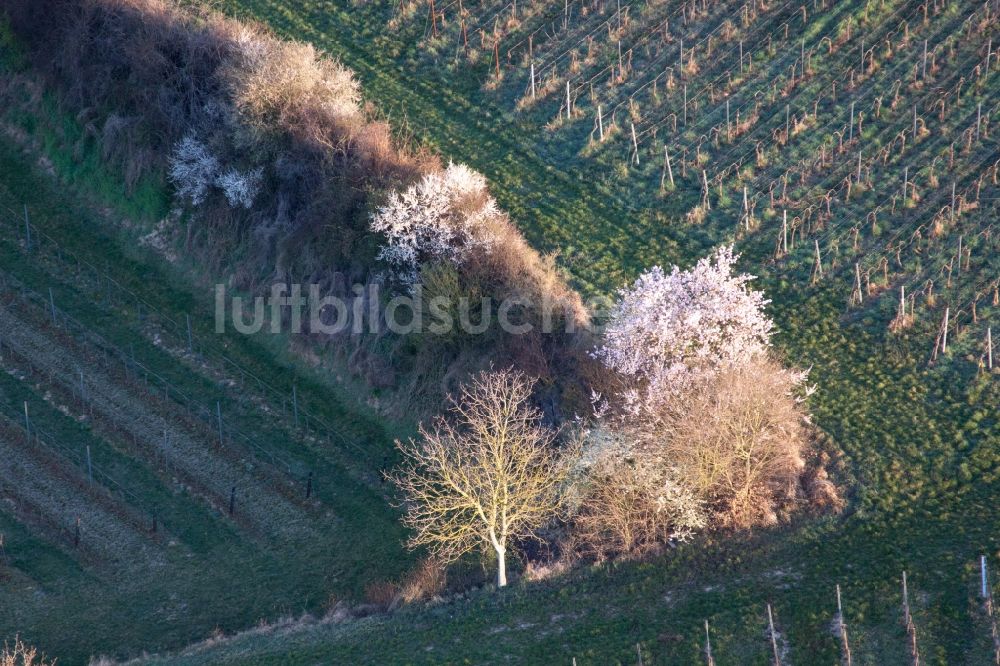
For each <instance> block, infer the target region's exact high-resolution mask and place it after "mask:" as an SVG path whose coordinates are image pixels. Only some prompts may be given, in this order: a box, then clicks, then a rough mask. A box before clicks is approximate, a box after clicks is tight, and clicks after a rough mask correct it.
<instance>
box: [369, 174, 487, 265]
mask: <svg viewBox="0 0 1000 666" xmlns="http://www.w3.org/2000/svg"><path fill="white" fill-rule="evenodd" d="M500 215H501V213H500V211H499V209H498V208H497V205H496V201H495V200H494V199H493V197H491V196H490V195H489V193H488V192H487V189H486V179H485V178H484V177H483V176H482V175H481V174H479V173H477V172H476V171H473V170H472V169H470V168H469V167H467V166H465V165H464V164H454V163H451V164H449V165H448V168H447V169H445V170H444V171H442V172H437V173H429V174H426V175H425V176H424V177H423V178H422V179H421V180H420V182H418V183H416V184H415V185H411V186H410V187H408V188H407V189H406V190H404V191H402V192H393V193H392V194H390V195H389V199H388V201H387V202H386V204H385V205H384V206H381V207H380V208H379V209H378V210H376V211H375V213H374V214H373V215H372V220H371V229H372V231H375V232H376V233H380V234H384V235H385V237H386V243H385V245H383V246H382V249H381V251H380V252H379V255H378V258H379V259H381V260H384V261H386V262H387V263H389V264H390V265H391V266H392V267H393V268H394V269H395V271H396V272H395V277H396V278H397V279H398V280H399V281H400V282H403V283H404V284H414V283H416V281H417V277H418V276H417V273H418V270H419V268H420V264H421V263H423V262H425V261H428V260H434V259H437V260H447V261H450V262H452V263H454V264H456V265H457V264H461V263H462V262H463V261H465V259H466V258H467V257H468V256H469V254H470V253H471V252H473V251H474V250H476V249H477V248H478V249H488V248H489V247H490V246H491V244H492V234H491V233H490V224H489V223H490V222H491V221H492V220H494V219H496V218H497V217H499V216H500Z"/></svg>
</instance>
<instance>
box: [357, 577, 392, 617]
mask: <svg viewBox="0 0 1000 666" xmlns="http://www.w3.org/2000/svg"><path fill="white" fill-rule="evenodd" d="M398 595H399V585H398V584H397V583H393V582H392V581H388V580H380V581H375V582H373V583H368V584H367V585H365V601H366V602H368V603H369V604H371V605H372V606H375V607H377V608H378V609H379V610H382V611H387V610H389V609H390V608H392V607H393V605H394V604H395V603H396V598H397V596H398Z"/></svg>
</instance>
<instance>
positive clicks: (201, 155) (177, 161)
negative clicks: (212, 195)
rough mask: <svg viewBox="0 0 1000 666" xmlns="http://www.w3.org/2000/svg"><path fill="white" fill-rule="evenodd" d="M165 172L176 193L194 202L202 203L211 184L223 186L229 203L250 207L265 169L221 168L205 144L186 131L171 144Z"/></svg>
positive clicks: (196, 204)
mask: <svg viewBox="0 0 1000 666" xmlns="http://www.w3.org/2000/svg"><path fill="white" fill-rule="evenodd" d="M167 173H168V176H169V177H170V180H171V182H173V184H174V187H176V188H177V195H178V196H180V197H181V198H186V199H189V200H190V201H191V205H193V206H199V205H201V204H202V203H204V201H205V198H206V197H207V196H208V193H209V190H210V188H212V187H217V188H219V189H220V190H222V193H223V194H224V195H225V196H226V201H228V202H229V205H230V206H231V207H233V208H236V207H237V206H239V207H242V208H250V207H251V206H253V202H254V199H256V198H257V193H258V192H259V191H260V183H261V179H262V178H263V176H264V169H262V168H261V167H257V168H256V169H251V170H250V171H247V172H242V171H239V170H237V169H227V170H225V171H223V170H222V165H221V164H220V163H219V160H218V159H217V158H216V157H215V156H214V155H212V153H211V152H210V151H209V149H208V146H206V145H205V144H204V143H202V142H201V141H199V140H198V139H196V138H194V137H193V136H191V135H188V136H186V137H184V138H183V139H181V140H180V141H178V142H177V145H176V146H174V150H173V153H171V155H170V167H169V169H168V171H167Z"/></svg>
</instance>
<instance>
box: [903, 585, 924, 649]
mask: <svg viewBox="0 0 1000 666" xmlns="http://www.w3.org/2000/svg"><path fill="white" fill-rule="evenodd" d="M903 624H904V625H905V626H906V635H907V638H909V640H910V657H911V658H912V659H913V666H920V651H919V650H918V649H917V627H916V625H915V624H913V615H912V614H911V613H910V594H909V590H908V589H907V587H906V572H905V571H904V572H903Z"/></svg>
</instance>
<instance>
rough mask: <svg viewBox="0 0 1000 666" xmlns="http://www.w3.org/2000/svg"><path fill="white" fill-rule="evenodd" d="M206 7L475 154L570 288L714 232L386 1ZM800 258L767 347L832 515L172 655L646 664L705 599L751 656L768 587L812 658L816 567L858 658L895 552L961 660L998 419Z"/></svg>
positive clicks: (683, 249)
mask: <svg viewBox="0 0 1000 666" xmlns="http://www.w3.org/2000/svg"><path fill="white" fill-rule="evenodd" d="M222 6H223V7H225V8H227V9H229V10H231V11H233V12H234V13H237V14H240V15H252V16H254V17H256V18H260V19H262V20H264V21H266V22H268V23H270V24H271V25H273V26H274V27H275V28H276V29H277V30H278V31H279V32H281V33H282V34H286V35H288V36H291V37H294V38H299V39H307V40H310V41H313V42H314V43H316V44H317V45H319V46H321V47H322V48H324V49H327V50H329V51H330V52H332V53H334V54H335V55H337V56H338V57H341V58H342V59H344V60H345V61H346V62H347V63H348V64H349V65H350V66H351V67H353V68H354V69H356V70H357V71H358V72H359V73H360V75H361V78H362V82H363V85H364V87H365V90H366V91H367V93H368V94H369V95H370V96H371V97H372V98H374V99H377V100H378V101H379V103H380V105H382V106H383V108H386V109H387V110H388V111H389V112H390V113H391V115H393V117H394V118H395V119H396V120H397V121H400V119H401V118H403V119H405V120H404V122H405V124H406V126H407V127H408V129H409V131H411V132H412V133H413V134H414V136H416V137H418V138H419V139H421V140H424V141H427V142H428V143H430V144H431V145H433V146H434V147H436V148H438V149H440V150H441V151H442V152H443V153H444V154H445V155H447V156H450V157H454V158H456V159H463V160H466V161H468V162H470V163H472V164H474V165H475V166H476V167H477V168H480V169H482V170H483V171H484V172H486V173H487V174H488V175H489V176H490V178H491V179H492V180H493V182H494V185H495V187H496V189H497V194H498V196H499V198H500V199H501V201H502V202H503V203H504V205H505V206H507V207H508V208H509V209H510V210H511V211H512V212H513V213H514V215H515V217H516V218H517V219H518V220H519V221H520V222H521V223H522V225H523V227H524V228H525V230H526V232H527V233H528V234H529V236H530V237H531V238H532V239H533V240H534V241H536V242H538V243H539V245H540V246H541V247H543V248H549V249H551V248H555V247H561V248H563V249H568V250H569V256H568V261H567V265H568V267H569V268H570V270H572V271H573V272H574V275H575V277H577V278H578V281H579V283H580V284H581V285H583V286H584V287H585V288H588V287H589V288H596V289H606V288H608V287H610V286H613V285H615V284H617V283H618V282H619V281H620V280H621V278H622V276H626V275H629V274H633V273H634V271H635V270H636V269H637V268H639V267H641V266H644V265H648V264H650V263H654V262H660V263H662V262H669V261H675V260H682V259H684V258H685V257H690V256H692V255H693V254H695V253H697V252H699V251H700V250H701V248H703V247H704V246H705V244H706V243H707V242H708V241H710V240H713V239H715V238H718V237H719V236H718V235H717V234H718V231H714V232H713V231H712V230H707V231H701V230H694V231H683V232H682V231H678V230H677V229H678V225H677V224H676V223H673V224H670V225H663V224H660V223H658V222H657V221H654V220H655V219H656V217H655V215H654V214H652V213H645V214H636V213H631V212H629V210H630V208H629V206H626V205H623V206H621V207H619V206H617V205H616V204H617V203H618V202H615V201H614V200H613V198H612V197H613V195H609V194H608V192H607V191H601V192H598V191H597V190H596V188H594V187H592V183H590V182H585V180H584V178H583V175H582V174H583V173H584V169H582V168H581V169H580V170H579V172H578V173H579V174H581V176H580V177H579V178H577V177H574V175H573V172H572V171H570V172H569V173H563V172H561V169H562V168H564V167H566V166H567V164H568V163H567V162H565V161H563V162H560V161H559V159H558V158H557V157H554V156H552V155H541V154H539V153H540V152H541V151H542V150H544V148H542V147H541V146H540V144H538V143H536V142H534V141H533V139H534V137H535V135H533V134H531V131H530V129H526V128H524V127H519V126H518V124H517V120H516V118H514V117H513V116H511V115H510V114H508V113H506V112H503V111H499V110H497V108H496V107H495V106H494V105H493V104H491V103H490V100H489V99H488V98H487V95H486V94H485V93H482V92H480V90H479V83H480V82H479V81H478V80H476V79H475V77H474V76H467V77H462V76H447V77H445V76H441V77H438V76H437V75H436V74H435V70H434V68H432V67H431V66H429V65H427V64H426V63H424V64H420V63H419V60H420V59H419V58H417V57H416V56H415V55H414V53H415V51H417V50H418V48H419V47H418V46H417V42H416V36H419V35H415V33H414V32H413V31H412V30H411V31H410V32H404V33H403V34H402V35H401V36H400V35H395V34H393V33H392V32H390V31H388V30H386V29H385V28H384V25H385V21H386V20H387V18H388V12H387V10H386V5H385V4H382V3H369V4H366V5H363V6H361V7H357V6H350V7H349V6H347V5H346V4H341V3H337V2H310V3H307V4H304V5H301V6H295V7H294V8H293V6H292V5H290V4H287V3H282V2H279V1H277V0H229V1H226V2H223V3H222ZM443 79H445V80H443ZM519 135H520V136H521V137H523V138H519ZM569 164H572V163H571V162H569ZM667 212H668V214H669V212H670V211H669V210H668V211H667ZM675 212H676V211H675ZM626 225H627V232H625V233H624V235H623V229H624V228H625V226H626ZM581 235H582V236H585V237H586V238H587V239H591V238H596V239H608V240H609V242H607V243H606V244H605V245H604V247H603V248H602V250H601V254H596V253H593V252H594V251H593V250H592V249H591V250H590V251H589V252H591V253H590V254H587V255H578V254H577V255H574V253H573V252H572V249H573V248H574V246H575V244H576V243H577V242H578V240H579V239H580V238H581ZM588 242H589V241H588ZM767 242H768V241H765V240H761V241H759V243H757V244H756V245H755V244H751V245H750V246H749V248H748V252H749V253H750V254H751V256H763V255H764V254H765V253H766V249H765V248H764V245H765V244H766V243H767ZM591 247H593V245H592V244H591ZM803 264H804V265H800V266H799V267H798V268H797V271H798V272H797V273H792V274H789V275H788V277H787V278H786V277H782V276H779V275H777V274H772V273H771V272H770V271H769V269H768V268H767V267H766V266H764V267H762V270H763V271H765V273H764V279H765V287H766V288H767V289H768V291H769V294H770V295H771V296H772V297H773V299H774V301H775V306H774V308H775V318H776V319H777V321H778V322H779V323H780V325H781V328H782V332H781V334H780V336H779V344H780V347H781V349H782V351H783V352H784V353H785V354H787V356H788V357H789V358H791V359H794V360H795V361H796V362H797V363H799V364H801V365H804V366H809V365H812V366H813V367H814V370H813V375H812V376H813V379H814V380H815V381H816V383H817V384H819V386H820V387H821V391H820V393H818V394H817V396H816V397H815V398H814V400H813V403H812V406H813V410H814V412H815V415H816V421H817V422H818V424H819V425H820V426H821V427H822V428H823V429H824V430H825V431H826V432H827V433H829V434H830V435H832V437H833V438H834V439H835V441H836V444H837V446H838V447H839V448H841V449H842V450H843V452H844V454H845V462H846V463H847V464H846V472H845V475H846V477H847V478H848V479H850V478H856V480H857V481H858V482H859V486H858V488H859V489H858V490H857V494H856V496H855V497H852V505H851V509H850V510H849V512H848V514H847V515H846V516H844V517H843V518H826V519H822V520H819V521H805V523H804V524H802V525H799V526H797V527H794V528H789V529H787V530H781V531H778V532H776V533H774V534H771V533H768V532H766V531H765V532H763V533H760V534H758V535H756V537H754V538H750V537H747V538H743V537H741V538H737V539H735V540H734V541H732V542H730V543H727V544H723V545H721V546H719V547H715V546H712V547H703V546H701V545H699V546H696V547H689V548H685V549H682V550H681V551H680V552H678V553H672V554H671V555H669V556H667V557H664V558H660V559H657V560H655V561H653V562H651V563H649V564H643V565H631V564H623V565H619V566H617V567H613V568H612V569H610V570H607V569H602V570H598V571H584V572H578V573H576V574H573V575H571V576H569V577H568V578H567V579H566V580H557V581H555V582H553V583H545V584H540V585H532V586H525V587H523V588H520V587H519V588H516V589H514V590H511V591H510V592H507V593H505V594H503V595H502V596H501V597H499V598H497V599H494V598H491V597H490V596H489V595H486V594H482V595H474V596H473V598H472V599H471V600H468V601H463V602H458V603H456V604H451V605H447V606H442V607H438V608H436V609H430V610H426V611H413V612H407V613H404V614H402V615H400V616H398V617H394V618H391V619H388V620H372V621H366V622H362V623H360V624H358V625H356V626H350V627H334V628H329V627H325V628H324V627H312V628H307V629H303V630H302V631H300V632H298V633H295V632H293V633H290V634H288V636H287V637H283V638H280V639H278V640H273V639H269V638H267V637H260V636H254V637H250V638H247V639H245V640H242V641H237V642H235V643H234V644H233V645H224V646H221V647H219V648H218V649H216V650H214V651H209V652H206V653H205V656H203V657H200V658H198V657H192V659H191V663H203V661H204V662H207V661H212V660H216V659H221V658H223V657H225V656H226V655H244V656H241V657H238V658H237V657H233V658H234V659H236V660H239V659H244V658H246V657H245V655H246V654H248V653H250V652H252V653H254V654H256V655H258V657H259V662H260V663H277V662H279V661H281V660H282V659H283V658H284V657H283V656H282V655H284V654H285V652H286V651H287V652H288V653H290V654H289V655H287V656H289V657H290V655H291V654H294V655H296V657H297V659H295V660H292V661H296V662H297V663H310V662H311V661H314V660H317V659H320V658H321V657H322V658H327V659H331V658H334V657H336V658H338V659H343V660H348V658H350V659H351V660H357V661H360V662H372V663H374V662H376V661H379V660H380V659H381V660H383V661H382V662H380V663H384V659H385V658H386V657H387V656H392V657H394V658H395V660H396V661H400V662H404V663H405V662H407V661H414V662H420V661H438V660H442V661H454V662H461V661H463V660H468V661H470V662H473V663H475V662H481V661H486V660H495V659H497V658H498V657H499V656H500V655H507V656H510V657H512V658H515V659H520V660H531V661H532V662H540V661H543V660H545V659H547V658H558V659H560V660H566V659H568V658H569V657H571V656H574V655H576V656H577V657H579V658H581V659H582V662H583V663H587V662H591V663H609V662H614V661H616V660H621V661H624V662H628V661H630V660H632V659H634V651H635V647H634V644H635V642H636V641H641V642H642V645H643V649H644V650H647V654H652V655H653V656H655V658H656V659H658V660H660V661H665V662H671V663H673V662H678V663H688V662H690V661H693V660H695V659H696V658H697V656H696V651H697V636H698V628H699V625H700V622H701V620H702V618H704V617H709V618H712V621H713V627H716V629H715V631H717V638H716V640H715V643H716V652H717V657H718V658H719V661H720V663H727V662H729V663H731V662H733V661H740V662H743V661H750V662H763V661H764V660H766V645H765V644H764V641H763V638H762V635H761V629H762V622H763V620H762V617H763V604H764V602H765V601H767V600H771V601H773V602H774V603H775V605H776V609H777V613H778V615H779V617H781V618H782V620H781V622H783V623H784V624H783V626H784V628H785V629H786V630H787V631H788V636H789V639H790V643H791V647H792V659H793V661H796V662H808V663H817V662H823V661H825V662H827V663H829V662H832V661H834V660H835V658H836V656H835V655H836V642H835V640H834V638H833V636H832V635H831V634H830V633H829V631H828V626H829V622H830V619H831V617H832V607H833V594H832V588H833V585H834V583H835V582H842V583H843V584H844V585H845V598H846V599H847V604H848V606H847V618H848V621H849V622H852V624H853V625H854V626H855V628H854V633H853V634H852V635H853V636H854V640H855V641H856V645H855V646H854V652H855V658H856V659H858V660H862V659H863V660H865V661H869V662H873V663H876V662H877V663H904V662H905V660H906V655H905V649H904V644H903V637H902V631H901V629H900V628H899V626H898V622H897V618H898V592H897V589H898V588H897V585H898V583H897V581H898V576H899V572H900V571H901V570H902V569H904V568H906V569H908V570H909V571H910V572H911V581H912V582H911V584H912V585H913V586H914V587H915V588H917V589H918V590H919V593H920V594H919V598H920V603H921V606H922V610H921V611H920V613H919V616H918V619H917V622H918V626H919V629H920V636H921V642H922V644H923V646H924V647H923V648H922V653H923V655H924V658H925V659H929V660H930V661H931V662H942V661H947V662H948V663H963V662H965V663H975V662H976V661H978V660H979V659H980V658H982V649H983V640H985V639H984V636H985V633H984V629H983V625H982V623H981V621H980V619H979V618H978V617H977V616H976V614H975V612H974V609H973V606H972V603H971V602H970V598H971V594H972V583H971V582H970V581H972V580H973V579H974V572H973V570H972V563H973V561H974V560H975V558H976V556H977V555H978V554H979V553H991V554H994V555H995V554H996V550H997V547H998V540H997V536H996V535H997V519H996V517H995V515H994V514H993V513H992V511H991V505H992V500H993V498H994V497H996V494H997V490H998V487H997V484H998V483H1000V481H998V474H997V472H998V463H1000V457H998V454H997V451H996V444H997V442H998V441H1000V424H998V421H997V415H996V412H995V409H994V408H993V407H991V406H994V405H996V404H997V399H998V389H997V383H996V381H995V380H990V379H989V378H984V377H979V378H976V377H974V376H972V374H971V373H970V372H968V371H967V370H965V369H964V368H965V367H967V366H964V365H963V364H956V365H955V366H954V367H952V368H949V367H945V368H944V369H937V370H928V369H926V366H925V360H926V359H925V355H926V347H927V344H926V341H925V339H924V336H917V335H915V334H914V335H909V334H903V335H899V336H892V337H889V336H886V335H885V334H884V331H885V326H886V323H887V321H888V319H889V318H891V314H892V313H891V312H890V311H889V308H883V309H882V310H879V309H876V310H874V311H869V312H868V313H866V314H864V315H863V316H859V317H851V318H846V317H845V316H844V313H843V306H842V304H843V303H844V302H845V300H846V297H847V289H846V287H841V286H837V285H833V286H831V285H827V286H822V287H819V288H814V289H803V288H802V287H801V286H800V284H801V282H802V280H803V275H802V274H803V273H806V274H807V271H808V263H807V262H803ZM779 571H780V572H782V573H783V574H784V575H783V576H782V575H778V574H777V573H775V572H779ZM665 595H669V597H665ZM494 632H496V633H494ZM375 636H378V638H377V640H376V639H375V638H374V637H375ZM428 646H434V647H433V650H426V648H427V647H428ZM242 650H247V651H250V652H241V651H242ZM268 655H270V656H268ZM290 660H291V659H290Z"/></svg>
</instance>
